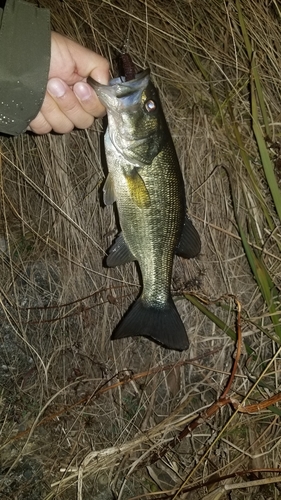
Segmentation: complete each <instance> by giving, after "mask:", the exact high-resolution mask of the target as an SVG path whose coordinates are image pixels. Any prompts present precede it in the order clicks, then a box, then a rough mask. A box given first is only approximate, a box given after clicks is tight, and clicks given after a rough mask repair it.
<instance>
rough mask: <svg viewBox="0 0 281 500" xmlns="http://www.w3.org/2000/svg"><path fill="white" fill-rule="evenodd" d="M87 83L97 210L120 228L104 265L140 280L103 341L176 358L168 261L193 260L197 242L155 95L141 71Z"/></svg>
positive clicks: (176, 322) (181, 341) (178, 341)
mask: <svg viewBox="0 0 281 500" xmlns="http://www.w3.org/2000/svg"><path fill="white" fill-rule="evenodd" d="M87 81H88V83H89V84H90V85H91V86H92V87H93V88H94V90H95V92H96V94H97V96H98V98H99V99H100V101H101V102H102V103H103V105H104V106H105V108H106V111H107V117H108V125H107V129H106V132H105V136H104V149H105V156H106V162H107V168H108V175H107V178H106V180H105V183H104V187H103V197H104V203H105V205H112V204H113V203H115V202H116V204H117V210H118V216H119V224H120V228H121V232H120V233H119V234H118V236H117V237H116V239H115V241H114V243H113V245H112V246H111V248H110V249H109V252H108V256H107V259H106V265H107V266H108V267H115V266H120V265H124V264H126V263H129V262H133V261H137V263H138V267H139V270H140V273H141V277H142V289H141V293H140V296H139V297H138V298H137V300H136V301H135V302H134V303H133V304H132V305H131V307H130V308H129V310H128V311H127V313H125V315H124V316H123V318H122V319H121V321H120V323H119V324H118V325H117V327H116V329H115V330H114V331H113V333H112V336H111V339H112V340H116V339H121V338H126V337H136V336H144V337H147V338H149V339H150V340H152V341H154V342H156V343H157V344H160V345H161V346H163V347H166V348H168V349H173V350H177V351H183V350H185V349H187V348H188V347H189V340H188V337H187V333H186V330H185V326H184V324H183V322H182V320H181V318H180V315H179V313H178V310H177V308H176V306H175V303H174V301H173V298H172V295H171V279H172V269H173V260H174V255H175V254H178V255H180V256H181V257H184V258H188V259H190V258H193V257H196V256H197V255H198V254H199V253H200V250H201V241H200V236H199V234H198V232H197V230H196V229H195V227H194V225H193V223H192V221H191V219H190V218H189V217H188V215H187V210H186V199H185V189H184V181H183V177H182V173H181V169H180V165H179V161H178V158H177V154H176V150H175V147H174V143H173V140H172V137H171V134H170V131H169V128H168V125H167V122H166V119H165V116H164V113H163V109H162V106H161V102H160V98H159V94H158V91H157V89H156V87H155V86H154V84H153V82H152V79H151V74H150V70H149V69H145V70H142V71H140V72H139V73H136V74H134V78H133V79H130V80H128V79H125V78H124V77H117V78H113V79H112V80H110V82H109V84H108V85H103V84H100V83H98V82H96V81H94V80H93V79H92V78H91V77H88V79H87Z"/></svg>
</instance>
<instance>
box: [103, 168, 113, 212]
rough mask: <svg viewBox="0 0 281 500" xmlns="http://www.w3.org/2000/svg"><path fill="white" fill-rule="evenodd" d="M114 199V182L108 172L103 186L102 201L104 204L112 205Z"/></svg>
mask: <svg viewBox="0 0 281 500" xmlns="http://www.w3.org/2000/svg"><path fill="white" fill-rule="evenodd" d="M115 201H116V196H115V191H114V182H113V178H112V175H111V174H108V176H107V178H106V180H105V183H104V186H103V202H104V204H105V205H112V204H113V203H114V202H115Z"/></svg>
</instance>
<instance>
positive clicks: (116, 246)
mask: <svg viewBox="0 0 281 500" xmlns="http://www.w3.org/2000/svg"><path fill="white" fill-rule="evenodd" d="M134 260H136V259H135V257H134V256H133V254H132V252H131V250H130V249H129V247H128V245H127V243H126V242H125V240H124V236H123V233H119V234H118V236H117V238H116V240H115V242H114V243H113V245H112V246H111V247H110V249H109V252H108V256H107V258H106V265H107V266H108V267H115V266H121V265H123V264H127V263H128V262H133V261H134Z"/></svg>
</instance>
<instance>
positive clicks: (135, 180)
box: [124, 168, 151, 208]
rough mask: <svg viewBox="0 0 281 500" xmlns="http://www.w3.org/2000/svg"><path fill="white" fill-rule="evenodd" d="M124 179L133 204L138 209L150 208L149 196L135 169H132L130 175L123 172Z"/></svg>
mask: <svg viewBox="0 0 281 500" xmlns="http://www.w3.org/2000/svg"><path fill="white" fill-rule="evenodd" d="M124 176H125V179H126V181H127V185H128V188H129V192H130V196H131V198H132V200H133V202H134V203H135V204H136V205H137V206H138V207H139V208H148V207H150V203H151V202H150V196H149V192H148V190H147V187H146V185H145V182H144V180H143V178H142V177H141V175H140V174H139V173H138V171H137V169H136V168H133V170H131V172H130V173H127V172H124Z"/></svg>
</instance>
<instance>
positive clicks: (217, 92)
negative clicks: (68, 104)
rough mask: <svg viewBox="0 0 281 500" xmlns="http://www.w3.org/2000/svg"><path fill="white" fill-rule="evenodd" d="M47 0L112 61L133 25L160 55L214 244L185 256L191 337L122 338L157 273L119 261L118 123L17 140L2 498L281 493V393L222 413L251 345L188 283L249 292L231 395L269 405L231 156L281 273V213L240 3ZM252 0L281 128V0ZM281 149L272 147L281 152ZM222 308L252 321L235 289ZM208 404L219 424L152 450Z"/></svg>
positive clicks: (9, 179) (184, 312)
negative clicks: (253, 112) (111, 260)
mask: <svg viewBox="0 0 281 500" xmlns="http://www.w3.org/2000/svg"><path fill="white" fill-rule="evenodd" d="M40 5H42V6H47V7H49V8H50V9H51V13H52V21H53V27H54V29H56V30H58V31H60V32H61V33H64V34H66V35H68V36H70V37H72V38H74V39H76V40H78V41H79V42H80V43H82V44H84V45H86V46H88V47H91V48H92V49H93V50H96V51H98V52H100V53H102V54H103V55H105V56H106V57H108V58H109V59H110V60H111V61H112V60H113V59H114V57H115V55H116V53H117V51H118V49H120V48H121V47H122V45H123V43H124V40H126V38H127V37H128V43H129V51H130V53H131V55H132V58H133V60H134V61H135V63H136V64H137V65H138V66H139V67H145V66H147V65H149V66H150V68H151V71H152V74H153V78H154V81H155V83H156V84H157V86H158V88H159V91H160V95H161V98H162V102H163V104H164V107H165V112H166V116H167V118H168V121H169V124H170V127H171V131H172V135H173V138H174V142H175V145H176V148H177V150H178V153H179V159H180V163H181V166H182V169H183V172H184V178H185V182H186V192H187V200H188V205H189V212H190V214H191V216H192V217H193V219H194V223H195V224H196V227H197V228H198V230H199V231H200V234H201V238H202V254H201V256H200V257H199V258H198V259H196V260H194V261H192V262H185V261H183V260H180V259H177V260H176V263H175V269H174V277H173V284H172V285H173V291H174V293H175V296H176V297H177V306H178V308H179V310H180V314H181V316H182V318H183V320H184V322H185V324H186V327H187V330H188V332H189V338H190V341H191V347H190V349H189V351H188V352H185V353H182V354H179V353H176V352H169V351H167V350H165V349H163V348H161V347H158V346H155V345H154V344H152V343H150V342H149V341H148V340H146V339H142V338H138V339H126V340H124V341H118V342H115V343H111V342H110V340H109V337H110V334H111V331H112V329H113V328H114V326H115V325H116V323H117V322H118V321H119V319H120V318H121V317H122V315H123V313H124V312H125V310H126V309H127V307H128V305H129V304H130V303H131V302H132V300H134V298H135V297H136V296H137V294H138V290H139V279H138V276H137V273H136V270H135V267H134V266H133V265H132V266H131V265H128V266H125V267H124V268H118V269H113V270H112V269H110V270H108V269H105V268H103V266H102V259H103V256H104V253H105V250H106V249H107V248H108V247H109V245H110V243H111V241H112V238H113V236H114V234H116V225H115V218H114V213H113V211H112V210H111V209H110V208H106V209H104V208H102V206H101V203H100V187H101V185H102V182H103V178H104V173H103V171H102V168H101V163H100V151H99V143H100V132H101V125H100V124H99V123H98V122H96V123H95V125H94V126H93V128H92V129H91V130H89V131H87V132H81V131H74V132H73V133H72V134H70V135H66V136H63V137H61V136H55V135H48V136H46V137H31V136H28V135H25V136H22V137H18V138H15V139H4V138H2V139H1V165H0V166H1V209H0V210H1V232H0V246H1V253H0V259H1V260H0V266H1V275H2V279H1V310H0V318H1V325H2V326H1V329H0V335H1V341H2V347H1V366H0V385H1V388H2V393H1V394H2V395H1V400H0V421H1V427H0V428H1V437H0V449H1V463H0V475H1V480H2V486H1V488H2V492H1V495H2V497H1V498H3V499H4V498H5V499H6V498H12V495H14V497H15V498H18V499H21V498H25V499H29V500H32V499H33V498H34V499H35V498H37V499H38V498H42V500H43V499H44V500H47V499H48V500H49V499H53V498H55V499H60V500H63V499H66V498H67V499H74V498H78V499H79V500H82V499H83V500H88V499H92V498H95V499H97V500H102V499H105V500H107V499H110V498H116V499H118V500H121V499H122V500H129V499H132V498H135V499H136V498H142V499H160V498H161V499H162V498H163V499H164V498H165V499H166V498H191V499H206V500H207V499H208V500H210V499H219V498H221V499H223V498H230V496H229V494H230V493H229V491H230V492H232V493H231V494H232V495H233V496H232V497H231V498H235V499H244V498H247V499H250V498H255V499H263V498H278V497H279V496H280V493H279V489H278V488H279V486H278V480H280V471H279V468H280V451H279V448H280V445H279V443H280V439H281V431H280V422H279V416H280V410H279V409H278V404H277V405H275V406H274V405H273V406H271V407H269V408H266V409H262V410H261V411H257V412H256V413H251V414H250V413H249V414H243V413H240V412H239V411H238V410H236V411H235V410H234V408H233V407H232V406H230V405H227V406H224V407H223V408H221V410H219V411H217V412H216V413H215V414H214V415H213V416H212V418H209V419H205V417H204V416H205V415H206V413H205V412H206V410H207V409H208V408H209V407H210V405H211V404H212V403H214V402H215V401H217V400H218V399H219V397H220V396H221V394H222V393H223V390H224V388H225V386H226V383H227V380H228V377H229V373H230V371H231V368H232V365H233V354H234V351H235V345H234V342H233V340H232V339H231V338H230V337H229V336H228V335H226V333H225V331H222V330H221V329H219V328H218V326H217V325H216V324H215V322H214V321H211V320H210V319H208V317H207V316H206V315H204V314H202V313H201V312H199V310H198V309H197V308H196V307H194V306H193V305H192V304H191V303H189V302H188V301H187V300H185V299H184V297H183V295H182V291H183V290H185V291H187V292H194V293H196V294H198V295H199V296H205V297H209V298H210V299H213V298H216V297H220V296H222V295H225V294H232V295H234V296H237V297H238V298H239V300H240V302H241V304H242V333H243V339H244V340H243V351H242V356H241V358H240V362H239V367H238V370H237V372H236V376H235V380H234V382H233V384H232V389H231V397H233V398H235V399H236V400H237V401H242V400H243V398H244V397H245V396H246V395H247V394H248V391H249V390H252V392H251V394H250V397H249V399H248V400H247V404H251V403H253V404H254V403H256V402H260V401H263V400H266V399H268V398H269V397H271V396H272V395H273V394H276V393H278V391H279V390H280V388H279V386H280V355H279V351H278V343H277V342H275V341H274V340H272V338H273V339H275V334H274V331H273V327H272V323H271V321H270V319H269V317H268V316H269V315H268V311H267V308H266V305H265V302H264V299H263V297H262V295H261V293H260V290H259V288H258V286H257V284H256V282H255V280H254V278H253V276H252V274H251V271H250V268H249V265H248V261H247V259H246V257H245V253H244V249H243V246H242V244H241V240H240V235H239V232H238V231H237V223H236V222H237V221H236V219H235V216H234V211H233V204H232V199H231V193H230V187H229V179H228V177H227V175H226V173H225V170H224V169H223V168H221V167H219V166H220V165H225V166H227V167H228V169H229V171H231V172H232V174H233V178H234V180H235V182H234V184H233V189H234V193H233V195H234V197H235V199H236V203H237V207H238V214H239V220H240V221H241V223H242V224H243V225H244V228H245V231H246V232H247V237H248V240H249V242H250V244H251V245H252V247H253V248H262V249H263V257H264V261H265V263H266V265H267V268H268V269H269V270H270V272H271V276H272V277H273V279H274V283H275V285H276V286H277V287H278V286H279V287H280V263H281V258H280V253H279V250H278V244H279V243H280V221H276V217H275V221H276V231H274V232H273V234H272V233H271V232H270V231H269V229H268V226H267V222H266V219H265V215H264V211H263V210H262V209H261V206H260V204H259V202H258V199H257V194H256V192H255V190H254V188H253V183H252V181H251V178H250V176H249V172H247V170H246V169H245V164H244V162H243V158H242V156H241V149H240V148H239V144H238V143H237V137H236V136H235V133H234V129H233V121H235V123H236V124H237V127H238V128H239V131H240V133H241V135H242V137H243V148H244V150H245V151H246V152H247V154H248V155H249V156H250V158H251V168H252V172H253V175H254V178H255V181H256V183H257V184H258V185H259V186H260V187H261V190H262V192H263V194H264V197H265V199H266V201H267V203H268V206H269V207H271V204H272V202H271V199H270V195H269V192H268V188H267V185H266V182H265V180H264V178H263V173H262V170H261V165H260V160H259V156H258V153H257V148H256V144H255V141H254V139H253V135H252V131H251V117H250V104H249V86H248V84H249V70H250V68H249V60H248V56H247V53H246V50H245V47H244V43H243V37H242V34H241V27H240V25H239V19H238V15H237V8H236V4H235V3H225V2H220V1H213V2H203V1H196V2H195V1H192V0H190V1H184V0H180V1H175V0H174V1H165V0H162V1H158V2H156V1H153V0H152V1H149V2H148V1H142V0H133V1H131V2H129V1H125V0H119V1H114V2H113V1H112V2H110V1H109V0H104V1H97V0H87V1H83V2H82V1H81V2H80V1H79V2H77V1H73V0H68V1H64V2H59V1H56V2H50V1H48V0H43V1H40ZM241 6H242V9H243V15H244V18H245V22H246V24H247V27H248V32H249V36H250V37H251V40H252V44H253V47H254V49H255V57H256V61H257V64H258V69H259V75H260V79H261V83H262V86H263V92H264V98H265V101H266V106H267V111H268V117H269V129H270V134H271V138H272V141H273V142H277V143H278V144H279V142H278V141H279V136H280V98H279V59H280V57H279V54H280V43H281V42H280V8H279V6H278V3H277V2H274V1H273V2H261V1H258V0H255V1H253V2H247V1H246V0H245V1H244V0H243V1H242V0H241ZM278 151H279V150H278V147H277V146H276V147H275V148H274V147H273V148H271V155H272V158H273V160H274V161H275V160H278V158H279V156H278V155H279V153H280V151H279V152H278ZM275 165H276V175H277V176H279V175H280V172H279V170H278V165H279V164H278V162H277V161H276V163H275ZM253 227H254V228H255V230H253ZM209 309H210V310H211V311H212V312H213V313H214V314H215V315H216V316H217V317H218V318H220V320H221V321H222V322H223V323H224V324H225V325H226V327H227V326H228V327H230V328H232V330H234V331H236V327H235V321H236V311H235V307H234V304H233V303H232V301H231V300H229V301H225V300H221V301H219V302H218V303H216V304H213V305H210V306H209ZM226 327H225V330H226ZM277 340H278V339H277ZM159 367H160V369H159ZM267 367H268V368H267ZM154 368H155V369H154ZM265 369H266V370H267V371H265V372H264V370H265ZM138 374H139V377H138V376H137V375H138ZM259 377H260V378H259ZM257 381H258V383H257V384H255V383H256V382H257ZM198 415H201V416H202V422H201V425H199V426H198V427H197V428H196V429H195V430H194V431H193V432H192V433H191V434H189V435H187V436H186V438H185V439H183V440H182V441H181V442H179V443H178V445H177V446H175V448H173V449H171V450H168V451H167V453H166V454H165V456H163V457H161V459H159V460H158V461H156V462H154V463H152V457H153V456H155V453H157V452H160V450H161V449H163V446H164V445H167V443H169V441H170V440H172V439H173V438H174V437H175V436H177V435H178V434H179V433H180V431H182V429H183V428H184V427H185V426H186V425H187V424H189V423H191V422H192V421H193V419H194V418H198ZM265 469H269V470H268V471H265ZM277 470H278V471H279V475H278V474H277V476H276V478H275V479H276V481H274V480H273V479H272V477H274V475H276V471H277ZM270 471H273V472H271V473H270ZM274 471H275V473H274ZM18 477H22V478H23V480H22V481H21V482H20V481H17V478H18ZM269 477H270V478H271V479H270V481H272V483H270V482H269V480H267V478H269ZM221 478H222V479H221ZM257 480H259V481H261V480H263V482H262V483H261V482H260V483H258V484H256V483H255V482H254V481H257ZM183 483H184V486H183V488H182V491H181V493H179V488H180V487H181V486H182V485H183ZM245 483H246V484H245ZM267 483H268V484H267ZM237 484H240V489H238V490H235V489H234V488H235V487H236V486H237ZM191 488H192V490H191ZM185 489H186V491H189V489H190V491H189V492H188V493H184V491H185ZM0 491H1V490H0ZM16 495H17V496H16ZM185 495H187V496H185Z"/></svg>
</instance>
